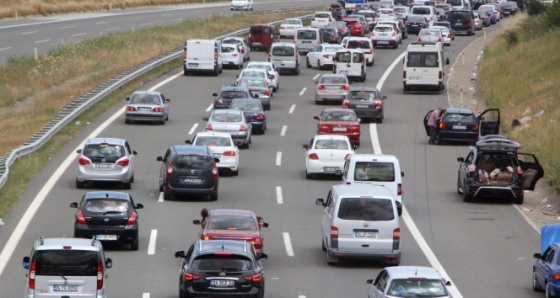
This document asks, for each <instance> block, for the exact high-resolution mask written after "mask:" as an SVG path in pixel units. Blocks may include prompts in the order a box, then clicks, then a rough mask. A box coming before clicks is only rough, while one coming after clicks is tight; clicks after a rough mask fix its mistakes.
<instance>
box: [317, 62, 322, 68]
mask: <svg viewBox="0 0 560 298" xmlns="http://www.w3.org/2000/svg"><path fill="white" fill-rule="evenodd" d="M317 69H323V66H322V65H321V60H317Z"/></svg>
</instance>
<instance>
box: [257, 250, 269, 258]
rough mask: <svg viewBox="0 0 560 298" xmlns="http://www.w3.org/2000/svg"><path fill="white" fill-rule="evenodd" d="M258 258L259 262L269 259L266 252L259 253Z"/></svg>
mask: <svg viewBox="0 0 560 298" xmlns="http://www.w3.org/2000/svg"><path fill="white" fill-rule="evenodd" d="M257 258H258V259H259V260H266V259H268V255H267V254H265V253H264V252H258V253H257Z"/></svg>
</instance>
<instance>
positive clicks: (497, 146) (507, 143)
mask: <svg viewBox="0 0 560 298" xmlns="http://www.w3.org/2000/svg"><path fill="white" fill-rule="evenodd" d="M476 148H477V149H478V150H481V151H504V152H516V151H517V149H519V148H521V144H519V143H517V142H514V141H511V140H508V139H507V138H504V137H502V136H495V137H486V138H483V139H482V140H480V141H478V142H476Z"/></svg>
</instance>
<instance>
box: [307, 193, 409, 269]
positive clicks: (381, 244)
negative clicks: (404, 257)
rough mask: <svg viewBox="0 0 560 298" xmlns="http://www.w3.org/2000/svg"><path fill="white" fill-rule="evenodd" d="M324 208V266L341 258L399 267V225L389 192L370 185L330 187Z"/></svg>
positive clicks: (322, 234) (322, 232) (395, 206)
mask: <svg viewBox="0 0 560 298" xmlns="http://www.w3.org/2000/svg"><path fill="white" fill-rule="evenodd" d="M315 204H316V205H318V206H322V207H323V218H322V220H321V246H322V249H323V251H326V252H327V263H328V264H329V265H333V264H336V263H337V262H338V260H339V259H341V258H356V259H384V260H387V261H388V262H390V263H391V264H393V265H399V263H400V260H401V250H400V222H399V216H398V214H397V204H396V202H395V199H394V196H393V194H392V193H391V191H390V190H388V189H387V188H386V187H384V186H379V185H370V184H356V185H344V184H342V185H333V186H332V187H331V190H330V191H329V193H328V195H327V198H326V200H325V199H322V198H320V199H317V200H316V201H315Z"/></svg>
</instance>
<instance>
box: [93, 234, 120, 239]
mask: <svg viewBox="0 0 560 298" xmlns="http://www.w3.org/2000/svg"><path fill="white" fill-rule="evenodd" d="M95 239H97V240H117V235H95Z"/></svg>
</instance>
